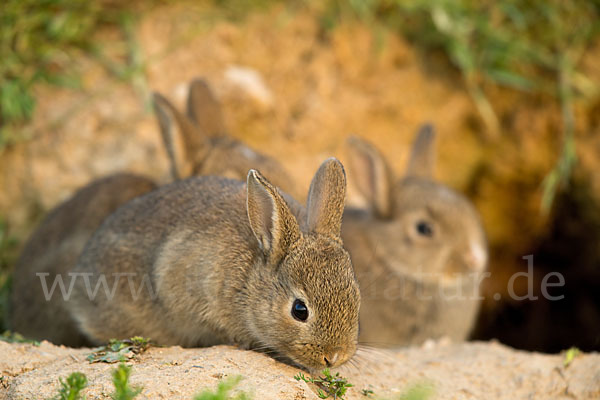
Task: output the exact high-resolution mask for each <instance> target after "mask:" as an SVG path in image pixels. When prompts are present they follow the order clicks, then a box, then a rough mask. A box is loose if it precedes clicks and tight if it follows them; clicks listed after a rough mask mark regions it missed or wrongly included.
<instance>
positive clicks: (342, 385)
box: [294, 368, 354, 399]
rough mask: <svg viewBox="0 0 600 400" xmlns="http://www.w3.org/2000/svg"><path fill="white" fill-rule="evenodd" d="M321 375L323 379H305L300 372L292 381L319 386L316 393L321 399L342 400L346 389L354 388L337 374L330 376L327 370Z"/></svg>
mask: <svg viewBox="0 0 600 400" xmlns="http://www.w3.org/2000/svg"><path fill="white" fill-rule="evenodd" d="M323 375H324V376H323V377H319V378H313V377H310V378H307V377H306V376H304V374H303V373H302V372H300V373H298V375H296V376H294V379H296V380H297V381H304V382H307V383H314V384H316V385H318V386H320V388H319V389H318V391H317V393H318V395H319V397H320V398H322V399H326V398H328V397H332V398H334V399H343V398H344V397H343V396H344V395H345V394H346V391H347V390H348V388H351V387H352V386H354V385H352V384H351V383H348V380H347V379H346V378H344V377H343V376H341V375H340V373H339V372H336V374H335V375H332V374H331V371H330V370H329V368H325V369H324V370H323Z"/></svg>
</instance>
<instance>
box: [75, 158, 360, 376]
mask: <svg viewBox="0 0 600 400" xmlns="http://www.w3.org/2000/svg"><path fill="white" fill-rule="evenodd" d="M345 188H346V183H345V174H344V171H343V167H342V165H341V163H340V162H339V161H337V160H335V159H329V160H327V161H325V162H324V163H323V164H322V165H321V167H320V168H319V169H318V171H317V173H316V174H315V176H314V178H313V180H312V183H311V187H310V190H309V193H308V200H307V206H306V209H305V210H304V209H303V208H302V207H300V206H299V205H298V204H296V203H295V202H294V201H293V200H292V199H290V198H289V197H288V198H287V200H284V197H283V196H282V195H281V194H280V193H279V191H278V190H277V189H276V188H275V187H274V186H272V185H271V184H270V183H269V182H268V181H267V180H266V179H265V178H264V177H263V176H262V175H261V174H260V173H258V172H257V171H255V170H251V171H250V172H249V173H248V178H247V184H244V183H242V182H239V181H234V180H229V179H226V178H219V177H201V178H189V179H186V180H183V181H178V182H175V183H173V184H170V185H166V186H163V187H161V188H159V189H157V190H155V191H153V192H151V193H149V194H147V195H145V196H142V197H139V198H137V199H134V200H132V201H131V202H129V203H128V204H127V205H125V206H123V207H121V208H120V209H119V210H117V212H116V213H114V214H113V215H111V216H110V217H109V218H108V219H107V220H106V221H105V222H104V224H103V225H102V226H101V228H100V229H99V230H98V231H96V233H95V234H94V236H93V237H92V239H91V240H90V241H89V242H88V244H87V245H86V248H85V249H84V251H83V254H82V256H81V257H80V258H79V260H78V263H77V266H76V268H75V270H74V272H75V273H77V274H79V275H80V276H81V278H78V279H77V281H76V283H75V288H74V292H73V297H72V299H71V300H70V301H69V302H68V309H69V310H70V312H71V315H73V316H74V318H75V320H76V321H77V323H78V326H79V327H80V329H81V331H82V332H83V333H84V334H85V336H86V337H87V338H88V339H89V340H90V341H91V342H92V343H101V342H105V341H107V340H108V339H110V338H112V337H130V336H132V335H142V336H146V337H151V338H153V339H155V340H156V341H157V342H159V343H161V344H166V345H175V344H178V345H182V346H208V345H214V344H219V343H228V344H237V345H240V346H242V347H245V348H254V347H257V348H258V347H260V348H265V349H268V350H269V351H271V352H275V353H276V354H277V355H279V356H281V357H283V358H285V359H287V360H289V361H291V362H293V363H295V364H298V365H300V366H303V367H305V368H307V369H320V368H323V367H329V366H332V367H333V366H337V365H340V364H342V363H344V362H345V361H347V360H348V359H349V358H350V357H351V356H352V355H353V354H354V352H355V350H356V345H357V344H356V343H357V336H358V312H359V305H360V294H359V289H358V284H357V282H356V280H355V277H354V272H353V269H352V264H351V262H350V257H349V255H348V253H347V252H346V251H345V250H344V248H343V247H342V241H341V238H340V229H341V218H342V212H343V209H344V198H345ZM294 213H295V215H296V216H295V215H294ZM297 217H299V218H297ZM93 288H97V289H96V292H95V293H94V290H93ZM111 291H112V293H111Z"/></svg>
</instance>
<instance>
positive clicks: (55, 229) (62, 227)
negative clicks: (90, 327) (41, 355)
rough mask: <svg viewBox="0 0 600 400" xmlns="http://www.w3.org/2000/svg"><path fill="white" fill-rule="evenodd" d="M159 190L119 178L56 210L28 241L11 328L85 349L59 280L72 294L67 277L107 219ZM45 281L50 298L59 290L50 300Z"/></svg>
mask: <svg viewBox="0 0 600 400" xmlns="http://www.w3.org/2000/svg"><path fill="white" fill-rule="evenodd" d="M155 187H156V185H155V184H154V183H153V182H152V181H151V180H150V179H148V178H145V177H142V176H136V175H131V174H117V175H113V176H109V177H107V178H104V179H99V180H96V181H94V182H93V183H91V184H89V185H87V186H85V187H84V188H82V189H80V190H79V191H77V192H76V193H75V194H74V195H73V196H72V197H71V198H70V199H69V200H67V201H65V202H63V203H62V204H61V205H59V206H58V207H56V208H54V210H52V211H51V212H50V213H49V214H48V215H47V216H46V218H45V219H44V221H43V222H42V223H41V224H40V226H39V227H38V228H37V229H36V231H35V232H34V233H33V235H32V236H31V237H30V238H29V240H28V241H27V243H26V244H25V247H24V249H23V251H22V253H21V255H20V257H19V259H18V261H17V264H16V266H15V270H14V274H13V290H12V293H11V299H10V303H11V305H10V307H9V313H10V314H9V316H8V322H9V327H10V328H11V329H12V330H14V331H17V332H19V333H21V334H23V335H24V336H26V337H28V338H31V339H36V340H49V341H51V342H53V343H57V344H65V345H69V346H82V345H84V344H86V342H87V341H86V340H85V338H84V337H83V336H81V335H80V334H79V333H78V332H77V329H76V328H75V324H74V322H73V320H72V319H71V317H70V315H69V314H68V312H67V310H66V309H65V302H64V300H63V297H62V295H61V290H60V289H61V288H60V286H58V284H59V283H58V281H56V282H57V283H56V286H54V285H55V280H56V279H62V282H63V284H64V288H65V290H67V291H68V290H69V287H70V282H71V281H70V279H71V277H70V276H69V275H68V273H69V272H71V269H72V268H73V267H74V266H75V262H76V261H77V258H78V257H79V255H80V254H81V252H82V250H83V248H84V246H85V244H86V242H87V241H88V239H89V238H90V237H92V234H93V233H94V231H95V230H96V229H97V228H98V227H99V226H100V224H101V223H102V221H103V220H104V219H105V218H106V216H108V215H110V214H111V213H113V212H114V211H115V210H116V209H117V208H118V207H119V206H121V205H122V204H125V203H126V202H128V201H129V200H131V199H133V198H134V197H137V196H139V195H141V194H144V193H147V192H149V191H151V190H153V189H154V188H155ZM39 274H43V275H41V276H40V275H39ZM42 281H45V282H46V285H47V286H46V288H47V289H48V294H49V293H50V291H51V290H52V287H54V292H53V295H52V296H51V297H50V298H49V299H46V296H45V294H44V290H43V286H42Z"/></svg>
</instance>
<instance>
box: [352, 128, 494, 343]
mask: <svg viewBox="0 0 600 400" xmlns="http://www.w3.org/2000/svg"><path fill="white" fill-rule="evenodd" d="M434 139H435V134H434V131H433V128H432V127H431V126H429V125H425V126H423V127H422V129H421V130H420V132H419V133H418V135H417V138H416V141H415V143H414V145H413V149H412V153H411V156H410V160H409V164H408V169H407V171H406V174H405V176H404V177H403V178H401V179H399V180H395V179H394V177H393V174H392V172H391V169H390V167H389V166H388V164H387V162H386V161H385V159H384V158H383V157H382V155H381V154H380V153H379V152H378V151H377V150H376V149H375V148H374V147H373V146H372V145H370V144H369V143H367V142H365V141H364V140H361V139H358V138H356V137H354V138H351V140H350V141H349V144H350V150H351V152H350V153H351V158H350V161H351V167H353V168H351V172H352V173H353V177H354V178H355V179H356V182H357V184H358V188H359V190H360V191H361V192H362V194H363V195H364V196H365V197H366V199H367V201H368V203H369V206H370V210H368V211H366V210H358V209H347V210H346V212H345V213H344V224H343V227H342V237H343V240H344V243H345V246H346V248H347V249H348V251H349V252H350V255H351V258H352V263H353V265H354V268H355V271H356V275H357V278H358V280H359V284H360V287H361V293H362V305H361V314H360V326H361V332H360V341H361V343H372V344H378V345H409V344H420V343H422V342H423V341H424V340H426V339H427V338H438V337H440V336H449V337H451V338H452V339H454V340H464V339H466V338H467V335H468V334H469V332H470V330H471V328H472V326H473V324H474V320H475V317H476V314H477V311H478V308H479V300H478V298H479V294H478V285H479V283H480V280H481V279H482V275H483V272H484V270H485V268H486V263H487V244H486V239H485V233H484V230H483V227H482V224H481V222H480V219H479V216H478V214H477V212H476V210H475V208H474V207H473V205H472V204H471V203H470V202H469V201H468V200H467V199H466V198H465V197H463V196H462V195H460V194H458V193H456V192H455V191H453V190H451V189H450V188H448V187H446V186H444V185H442V184H440V183H437V182H434V181H433V180H432V171H433V166H434V160H435V154H434Z"/></svg>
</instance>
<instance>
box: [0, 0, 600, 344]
mask: <svg viewBox="0 0 600 400" xmlns="http://www.w3.org/2000/svg"><path fill="white" fill-rule="evenodd" d="M599 21H600V0H493V1H488V0H483V1H477V0H406V1H400V0H347V1H342V0H323V1H316V0H314V1H312V0H308V1H278V0H261V1H242V0H223V1H216V0H215V1H185V0H175V1H168V2H167V1H160V0H149V1H141V0H136V1H130V2H120V1H115V0H112V1H111V0H97V1H87V0H4V1H2V2H1V4H0V286H1V288H2V289H0V314H2V313H4V312H5V307H6V294H7V292H8V288H9V286H10V275H11V269H12V267H13V265H14V263H15V260H16V257H17V256H18V252H19V250H20V248H21V246H22V245H23V244H24V241H25V240H26V238H27V237H28V234H29V233H30V232H31V231H32V229H33V228H34V227H35V225H36V223H38V222H39V221H40V219H41V218H42V217H43V216H44V215H45V213H46V212H47V211H48V210H49V209H51V208H52V207H53V206H55V205H56V204H57V203H59V202H61V201H63V200H65V199H66V198H68V197H69V196H70V195H71V194H72V193H73V192H74V191H75V190H76V189H77V188H79V187H80V186H82V185H84V184H86V183H88V182H89V181H91V180H92V179H94V178H97V177H101V176H104V175H106V174H109V173H112V172H117V171H132V172H137V173H142V174H145V175H148V176H150V177H153V178H155V179H157V180H159V181H163V182H164V181H166V180H168V172H169V170H168V164H167V157H166V152H165V151H164V149H163V147H162V144H161V141H160V135H159V130H158V125H157V123H156V121H155V118H154V116H153V114H152V108H151V104H150V94H151V92H152V91H153V90H156V91H159V92H161V93H162V94H164V95H165V96H167V97H169V98H170V99H172V100H173V101H174V102H175V103H176V104H178V105H183V102H184V100H185V97H186V95H187V83H188V82H189V81H190V80H192V79H193V78H195V77H205V78H206V79H207V80H208V82H209V83H210V84H211V86H212V87H213V89H214V91H215V92H216V94H217V96H218V98H219V100H220V101H221V102H222V104H223V107H224V111H225V117H226V121H227V123H228V128H229V130H230V132H231V133H232V135H233V136H235V137H238V138H240V139H242V140H243V141H245V142H246V143H248V144H249V145H250V146H252V147H254V148H256V149H258V150H260V151H261V152H264V153H266V154H269V155H272V156H274V157H275V158H277V159H279V160H280V161H281V162H283V163H284V165H285V166H286V167H287V168H288V170H289V171H290V172H291V173H292V175H293V177H294V178H295V180H296V182H297V184H298V186H299V187H300V188H301V191H302V192H304V191H305V190H307V189H308V184H309V180H310V177H311V176H312V174H313V172H314V170H315V169H316V168H317V166H318V165H319V163H320V162H321V161H322V160H323V159H324V158H326V157H328V156H331V155H335V156H337V157H339V158H340V159H341V160H342V161H344V160H345V158H346V156H345V147H344V143H345V140H346V138H347V137H348V136H350V135H351V134H357V135H360V136H363V137H366V138H368V139H369V140H371V141H372V142H373V143H374V144H375V145H376V146H377V147H378V148H379V149H380V150H381V151H382V152H383V154H384V155H385V156H386V157H387V159H388V160H389V161H390V162H391V163H392V165H393V167H394V169H395V172H396V173H397V174H398V175H401V173H402V171H403V170H404V167H405V164H406V161H407V155H408V149H409V144H410V143H411V141H412V139H413V137H414V134H415V132H416V130H417V128H418V126H419V125H420V124H421V123H423V122H426V121H430V122H432V123H433V124H434V125H435V127H436V128H437V131H438V137H439V142H438V164H437V170H436V177H437V178H438V179H439V180H440V181H442V182H444V183H446V184H447V185H449V186H451V187H452V188H455V189H456V190H459V191H461V192H463V193H465V194H466V195H467V196H468V197H469V198H470V199H471V200H472V201H473V202H474V203H475V205H476V207H477V208H478V210H479V211H480V213H481V215H482V218H483V221H484V224H485V228H486V230H487V233H488V239H489V245H490V265H489V270H490V272H491V278H490V279H487V280H486V281H484V286H483V287H482V290H483V295H484V297H485V299H484V301H483V305H482V309H481V315H480V317H479V322H478V324H477V326H476V328H475V330H474V332H473V335H472V336H473V339H479V340H487V339H492V338H496V339H498V340H500V341H501V342H503V343H506V344H508V345H511V346H514V347H517V348H522V349H528V350H538V351H544V352H557V351H560V350H563V349H565V348H569V347H571V346H577V347H579V348H581V349H583V350H600V206H599V204H600V203H599V199H600V174H599V173H598V172H597V171H598V170H599V168H600V22H599ZM349 179H350V180H351V179H352V178H351V177H349ZM348 202H349V203H359V202H360V199H359V198H358V196H357V195H356V191H353V190H350V192H349V200H348ZM528 255H533V257H534V263H533V264H534V273H533V281H534V284H533V288H534V295H540V293H539V292H540V290H539V289H540V282H541V280H542V279H543V277H544V275H545V274H546V273H548V272H552V271H557V272H560V273H561V274H563V275H564V277H565V281H566V285H565V287H564V288H557V289H555V290H553V291H552V292H551V294H553V295H563V294H564V296H565V298H564V299H563V300H560V301H546V300H543V299H542V298H540V299H539V300H537V301H526V300H523V301H516V300H511V299H510V298H509V296H508V295H507V293H506V290H507V282H508V280H509V278H510V276H511V275H512V274H514V273H515V272H519V271H527V262H526V260H524V259H523V257H524V256H528ZM516 284H517V286H516V293H517V294H519V295H523V294H525V293H526V292H527V289H528V287H527V282H526V281H525V280H517V281H516ZM494 294H500V299H499V300H496V299H495V298H494ZM496 298H497V296H496ZM0 328H1V327H0Z"/></svg>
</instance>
